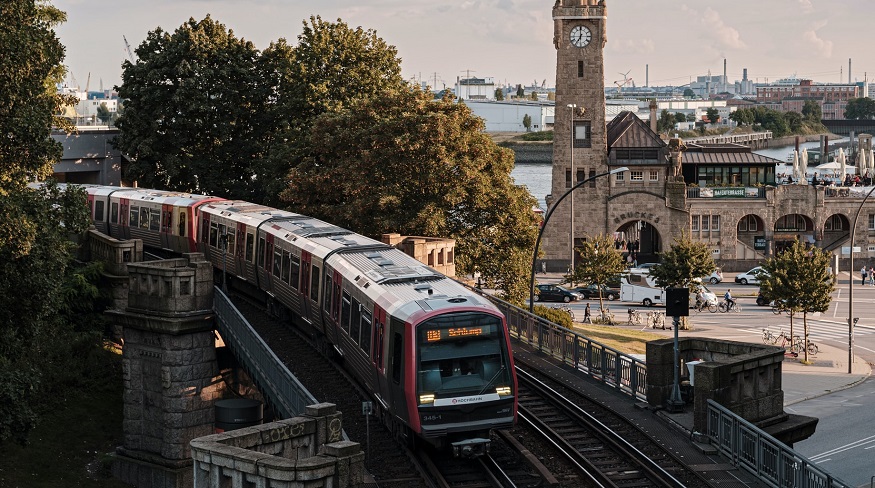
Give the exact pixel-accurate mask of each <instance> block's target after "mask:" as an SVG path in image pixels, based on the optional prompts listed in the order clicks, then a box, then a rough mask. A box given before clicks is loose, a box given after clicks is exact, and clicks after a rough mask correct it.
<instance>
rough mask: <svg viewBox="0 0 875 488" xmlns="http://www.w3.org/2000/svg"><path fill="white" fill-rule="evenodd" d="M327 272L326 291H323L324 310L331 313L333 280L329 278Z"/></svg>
mask: <svg viewBox="0 0 875 488" xmlns="http://www.w3.org/2000/svg"><path fill="white" fill-rule="evenodd" d="M327 271H328V270H326V274H325V289H324V290H322V302H323V305H322V308H323V309H324V310H325V311H326V312H330V311H331V279H330V278H329V276H328V273H327Z"/></svg>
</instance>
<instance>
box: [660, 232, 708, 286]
mask: <svg viewBox="0 0 875 488" xmlns="http://www.w3.org/2000/svg"><path fill="white" fill-rule="evenodd" d="M715 269H717V266H716V265H715V264H714V258H712V257H711V249H710V248H708V245H707V244H705V243H703V242H697V241H694V240H693V239H692V238H691V237H690V235H689V233H688V232H685V233H682V234H681V235H679V236H678V237H676V238H675V240H674V242H673V243H672V245H671V248H670V249H669V250H668V251H665V252H663V253H662V254H660V262H659V266H654V267H652V268H650V276H651V277H652V278H654V280H655V281H656V285H657V286H659V287H662V288H668V287H681V288H687V289H689V290H690V291H691V292H694V291H695V290H696V287H697V285H698V281H697V280H698V279H700V278H701V277H703V276H708V275H710V274H711V273H713V272H714V270H715Z"/></svg>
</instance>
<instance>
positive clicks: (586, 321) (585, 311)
mask: <svg viewBox="0 0 875 488" xmlns="http://www.w3.org/2000/svg"><path fill="white" fill-rule="evenodd" d="M583 323H584V324H591V323H592V315H590V310H589V304H588V303H587V304H586V308H584V309H583Z"/></svg>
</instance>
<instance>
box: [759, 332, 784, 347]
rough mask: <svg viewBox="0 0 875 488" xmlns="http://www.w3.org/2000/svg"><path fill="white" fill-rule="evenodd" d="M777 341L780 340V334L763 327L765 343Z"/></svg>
mask: <svg viewBox="0 0 875 488" xmlns="http://www.w3.org/2000/svg"><path fill="white" fill-rule="evenodd" d="M781 334H783V332H781ZM776 342H778V336H776V335H775V334H772V331H770V330H769V329H763V344H775V343H776Z"/></svg>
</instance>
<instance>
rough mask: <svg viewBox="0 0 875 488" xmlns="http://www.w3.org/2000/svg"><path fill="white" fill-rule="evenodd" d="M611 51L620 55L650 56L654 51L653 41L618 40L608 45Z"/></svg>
mask: <svg viewBox="0 0 875 488" xmlns="http://www.w3.org/2000/svg"><path fill="white" fill-rule="evenodd" d="M608 45H609V46H610V49H611V51H613V52H616V53H620V54H650V53H652V52H655V51H656V43H655V42H653V39H638V40H635V39H620V40H611V42H609V43H608Z"/></svg>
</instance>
